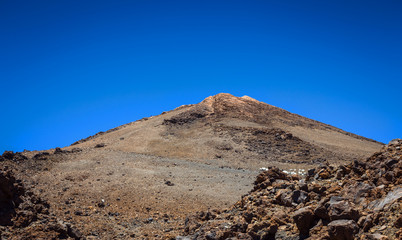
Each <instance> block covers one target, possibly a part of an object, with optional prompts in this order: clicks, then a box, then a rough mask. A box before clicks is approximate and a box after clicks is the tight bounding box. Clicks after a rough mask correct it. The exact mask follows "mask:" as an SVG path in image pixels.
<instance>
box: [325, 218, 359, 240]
mask: <svg viewBox="0 0 402 240" xmlns="http://www.w3.org/2000/svg"><path fill="white" fill-rule="evenodd" d="M358 232H359V227H358V226H357V224H356V222H355V221H353V220H335V221H332V222H330V223H329V224H328V234H329V237H330V240H353V239H354V235H355V234H356V233H358Z"/></svg>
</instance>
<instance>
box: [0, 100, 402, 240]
mask: <svg viewBox="0 0 402 240" xmlns="http://www.w3.org/2000/svg"><path fill="white" fill-rule="evenodd" d="M398 144H399V142H398ZM382 146H383V144H381V143H378V142H376V141H373V140H370V139H367V138H364V137H361V136H358V135H355V134H352V133H348V132H345V131H343V130H341V129H338V128H335V127H332V126H330V125H327V124H324V123H320V122H317V121H314V120H311V119H308V118H305V117H302V116H299V115H297V114H293V113H290V112H288V111H285V110H283V109H280V108H277V107H274V106H271V105H269V104H266V103H263V102H259V101H257V100H255V99H252V98H250V97H247V96H245V97H234V96H232V95H230V94H218V95H215V96H211V97H208V98H206V99H205V100H204V101H202V102H200V103H198V104H193V105H184V106H181V107H178V108H176V109H174V110H172V111H169V112H164V113H162V114H161V115H159V116H153V117H149V118H144V119H141V120H138V121H135V122H132V123H128V124H125V125H123V126H119V127H116V128H114V129H111V130H108V131H106V132H100V133H97V134H96V135H94V136H90V137H88V138H86V139H82V140H79V141H77V142H75V143H73V144H72V145H71V146H68V147H64V148H56V149H49V150H43V151H24V152H21V153H13V152H10V151H6V152H4V153H3V155H2V156H0V180H2V181H0V219H3V221H0V238H5V239H14V238H15V239H36V238H43V239H50V238H52V239H58V238H64V239H66V238H70V239H71V238H75V239H83V238H84V237H85V238H86V239H175V238H176V236H179V235H183V234H185V235H188V234H190V235H193V234H198V233H199V234H200V236H203V234H206V235H208V234H209V233H207V232H203V231H202V229H199V228H198V227H199V226H201V225H202V226H204V224H205V229H211V228H210V227H211V226H212V228H214V225H213V221H212V225H210V224H211V222H209V220H213V219H212V215H219V213H220V212H221V211H222V210H221V209H225V208H228V207H230V206H233V204H235V203H236V201H238V200H239V199H240V198H241V196H247V195H246V194H247V193H248V192H249V191H250V190H251V189H252V188H253V182H254V180H255V179H256V177H257V181H258V179H259V178H261V177H258V176H259V174H260V172H261V170H263V169H270V170H268V171H270V172H272V171H273V170H272V169H273V168H272V167H276V168H275V173H278V174H279V176H285V175H284V174H285V173H289V174H286V178H284V179H275V180H273V182H274V183H273V186H274V187H275V191H277V190H278V189H279V190H278V191H279V192H280V190H283V191H286V192H287V194H288V193H289V194H291V195H289V196H288V195H286V197H290V198H291V199H293V192H295V189H294V188H299V187H298V186H296V183H297V181H298V179H303V178H304V177H306V175H307V177H309V178H310V180H309V181H310V182H309V184H310V185H308V189H310V188H312V190H311V191H309V193H308V195H309V202H308V204H310V205H311V207H313V206H315V205H316V204H317V201H318V200H320V196H318V195H317V194H315V191H318V192H319V193H320V194H321V192H320V191H321V190H322V191H325V188H324V187H329V186H331V188H330V189H332V190H334V189H335V190H334V191H335V192H336V191H337V188H335V187H336V186H337V185H338V182H337V181H336V180H335V177H336V176H338V173H337V168H336V166H339V169H343V168H345V167H343V166H345V164H349V166H351V167H350V168H353V169H355V168H356V174H357V175H362V176H361V179H366V178H368V177H370V179H371V175H370V176H368V175H367V174H374V173H375V174H377V175H379V176H382V177H381V178H386V179H388V180H389V179H391V180H392V179H393V176H396V177H400V171H399V169H400V168H398V169H397V170H395V171H394V170H392V171H389V169H388V168H387V166H388V165H384V166H383V167H382V168H384V169H385V170H387V171H386V172H384V171H385V170H384V171H383V170H382V169H375V166H376V165H377V163H373V164H371V165H370V167H371V168H373V169H371V168H370V171H368V172H367V174H366V176H364V174H363V172H364V171H363V170H364V169H363V168H362V169H360V167H359V166H360V165H359V164H364V163H361V162H359V161H360V160H362V159H365V158H366V157H368V156H370V155H372V154H373V153H374V152H376V151H379V150H380V149H381V147H382ZM391 150H392V151H394V150H398V151H400V146H399V145H398V146H395V149H394V147H393V148H392V149H391ZM374 156H377V155H374ZM378 156H379V155H378ZM387 156H388V155H387ZM392 156H393V155H392ZM398 156H399V155H398ZM388 158H391V157H387V158H386V159H385V158H384V159H385V160H384V161H390V163H389V164H395V163H394V162H393V159H388ZM376 159H377V158H376ZM378 159H382V157H378ZM376 161H377V160H376ZM378 161H380V160H378ZM329 164H332V165H335V166H329ZM350 164H351V165H350ZM387 164H388V163H387ZM356 166H357V167H356ZM381 166H382V165H381ZM398 166H399V165H398ZM278 167H279V168H281V169H282V170H279V168H278ZM323 169H324V170H323ZM345 169H346V170H347V169H349V167H346V168H345ZM346 170H345V171H346ZM353 171H354V170H353ZM346 173H347V172H346ZM383 173H385V174H383ZM311 174H315V175H314V176H310V175H311ZM340 174H344V172H341V173H340ZM347 174H350V173H347ZM392 174H393V175H392ZM321 175H322V176H321ZM391 175H392V176H391ZM341 177H344V176H343V175H342V176H341ZM316 178H317V179H316ZM319 178H323V179H322V182H323V183H322V184H324V185H323V186H324V187H320V186H319V185H317V186H318V187H317V189H316V188H314V187H315V186H316V185H315V183H314V182H315V181H316V180H317V181H318V180H320V179H319ZM345 179H346V177H345ZM356 179H357V178H356ZM359 179H360V178H359ZM359 179H358V180H357V181H360V180H359ZM284 180H286V181H287V182H284ZM391 180H390V181H391ZM264 181H265V180H264ZM303 181H307V178H306V180H303ZM311 181H312V182H311ZM381 181H383V180H381ZM392 181H394V180H392ZM392 181H391V183H392ZM268 184H269V183H268V182H266V184H265V183H264V184H263V185H264V186H262V185H258V188H261V189H264V191H266V189H265V187H269V186H268ZM320 184H321V183H320ZM348 184H351V182H348V180H347V179H346V180H345V186H346V185H348ZM375 184H377V185H378V188H380V187H381V184H380V182H376V183H375ZM379 184H380V185H379ZM335 185H336V186H335ZM377 185H376V186H377ZM348 186H349V185H348ZM398 186H399V185H398ZM332 187H334V188H332ZM254 188H256V185H254ZM282 188H286V189H282ZM300 189H301V187H300ZM303 189H304V188H303ZM308 189H307V190H308ZM296 190H298V189H296ZM388 190H389V189H387V190H386V192H384V194H385V193H388ZM303 191H304V190H303ZM297 193H300V191H299V192H297ZM391 193H393V191H391ZM250 194H251V195H250V196H251V197H252V198H253V199H255V200H256V202H255V203H254V202H253V201H252V200H251V198H250V196H248V199H250V201H251V202H253V203H252V204H253V205H255V204H259V202H260V200H261V201H265V200H266V199H271V198H272V197H274V199H275V196H276V192H269V195H266V196H265V195H264V194H265V192H263V191H261V192H260V191H254V192H253V193H250ZM295 194H296V193H295ZM303 194H304V193H303ZM325 194H327V193H325ZM331 194H332V193H331ZM327 195H328V194H327ZM327 195H326V196H327ZM256 196H258V198H257V197H256ZM303 196H304V195H303ZM323 196H324V195H323ZM381 196H382V195H381ZM266 197H267V198H266ZM310 200H311V201H310ZM275 201H276V200H275ZM272 203H275V202H272ZM290 204H291V205H289V206H287V207H289V209H288V208H286V209H283V210H284V212H285V214H287V213H289V214H290V213H292V212H293V210H294V209H293V208H292V206H293V205H292V204H293V203H292V202H290ZM298 207H299V205H298ZM290 208H292V209H290ZM212 209H215V210H214V211H212ZM232 209H234V210H233V211H238V210H239V211H243V210H244V209H238V210H236V208H232ZM209 210H211V211H209ZM223 211H224V213H225V214H226V213H229V215H227V214H226V215H225V214H223V215H221V216H228V217H230V216H232V215H230V214H231V213H232V212H230V211H231V210H229V212H228V210H223ZM196 212H200V213H199V215H197V216H198V217H197V219H196V221H195V222H191V221H193V220H194V219H193V220H191V219H192V218H191V217H190V218H188V216H191V215H194V214H195V213H196ZM211 212H213V213H212V215H211ZM267 212H269V211H267ZM233 214H235V213H234V212H233ZM258 214H260V213H258ZM258 214H256V216H260V215H261V214H260V215H258ZM250 216H252V215H250ZM233 217H236V218H237V217H239V216H235V215H233ZM246 218H247V216H246ZM240 220H241V219H240ZM249 220H250V219H249ZM251 220H252V219H251ZM287 220H289V221H288V223H289V225H288V226H289V227H290V228H292V229H293V227H294V225H291V224H293V222H291V220H290V219H287ZM317 220H318V218H317ZM189 221H190V222H189ZM247 221H248V220H247ZM189 224H190V225H189ZM242 224H243V223H242ZM247 224H249V222H247ZM252 224H253V223H251V225H249V226H250V227H252ZM376 224H377V223H376ZM202 226H201V228H203V227H202ZM222 226H223V228H225V229H226V227H225V226H226V225H221V226H220V227H222ZM242 226H243V227H244V226H246V227H247V225H242ZM292 226H293V227H292ZM187 227H191V229H189V230H191V231H190V232H189V231H186V228H187ZM281 227H284V226H282V225H281ZM309 227H310V226H309ZM237 230H239V229H237ZM237 230H236V231H237ZM272 230H274V229H272ZM279 230H280V229H279ZM279 230H278V232H280V231H279ZM307 230H309V229H306V232H307ZM324 230H325V229H324ZM324 230H323V231H324ZM253 231H254V230H253ZM253 231H251V232H253ZM220 232H221V233H223V232H222V231H220ZM273 233H274V231H273V232H271V233H270V234H271V235H272V234H273ZM217 234H218V232H217ZM251 234H252V233H251ZM261 234H262V233H261ZM289 234H297V233H296V230H295V231H293V230H292V232H289ZM268 237H270V236H268ZM205 238H206V239H214V238H209V237H205ZM178 239H186V237H184V238H178ZM201 239H204V238H201ZM246 239H249V238H246ZM255 239H259V238H255ZM268 239H269V238H268ZM295 239H297V238H295Z"/></svg>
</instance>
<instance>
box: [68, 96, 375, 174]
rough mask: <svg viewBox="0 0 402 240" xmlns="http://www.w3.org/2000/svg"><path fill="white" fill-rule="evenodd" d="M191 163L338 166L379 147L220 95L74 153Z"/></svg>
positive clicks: (91, 141)
mask: <svg viewBox="0 0 402 240" xmlns="http://www.w3.org/2000/svg"><path fill="white" fill-rule="evenodd" d="M98 144H100V145H99V146H101V145H104V146H105V148H106V149H110V150H115V151H121V152H135V153H143V154H149V155H153V156H162V157H173V158H181V159H192V160H205V159H208V160H213V159H217V158H222V159H224V160H226V161H227V162H228V164H230V165H235V166H239V167H250V166H253V167H255V168H257V167H263V166H265V165H269V164H279V165H281V166H284V164H285V165H289V164H319V163H326V162H330V163H339V162H345V161H350V160H353V159H357V158H362V157H368V156H369V155H370V154H372V153H373V152H375V151H377V150H379V149H380V148H381V146H382V144H381V143H379V142H376V141H374V140H371V139H368V138H365V137H361V136H358V135H356V134H353V133H349V132H346V131H343V130H341V129H338V128H336V127H333V126H330V125H328V124H324V123H321V122H318V121H315V120H311V119H308V118H305V117H302V116H300V115H297V114H293V113H290V112H288V111H286V110H283V109H281V108H278V107H274V106H272V105H269V104H266V103H263V102H259V101H257V100H255V99H253V98H250V97H248V96H244V97H235V96H233V95H231V94H227V93H221V94H218V95H215V96H211V97H208V98H206V99H205V100H204V101H202V102H200V103H198V104H194V105H184V106H181V107H178V108H176V109H174V110H172V111H169V112H164V113H162V114H161V115H159V116H154V117H149V118H144V119H142V120H139V121H136V122H132V123H129V124H126V125H123V126H120V127H117V128H114V129H112V130H109V131H106V132H101V133H98V134H96V135H95V136H91V137H89V138H86V139H83V140H80V141H78V142H76V143H74V144H73V145H72V147H80V148H93V147H94V146H96V145H98Z"/></svg>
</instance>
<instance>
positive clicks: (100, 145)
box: [95, 143, 106, 148]
mask: <svg viewBox="0 0 402 240" xmlns="http://www.w3.org/2000/svg"><path fill="white" fill-rule="evenodd" d="M105 146H106V145H105V144H104V143H98V144H96V145H95V148H103V147H105Z"/></svg>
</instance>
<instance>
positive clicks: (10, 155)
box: [2, 151, 15, 160]
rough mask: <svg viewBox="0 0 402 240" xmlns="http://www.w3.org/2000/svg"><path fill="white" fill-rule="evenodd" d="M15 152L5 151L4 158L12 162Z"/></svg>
mask: <svg viewBox="0 0 402 240" xmlns="http://www.w3.org/2000/svg"><path fill="white" fill-rule="evenodd" d="M14 155H15V154H14V152H13V151H4V153H3V155H2V157H3V158H4V159H6V160H12V159H13V158H14Z"/></svg>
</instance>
